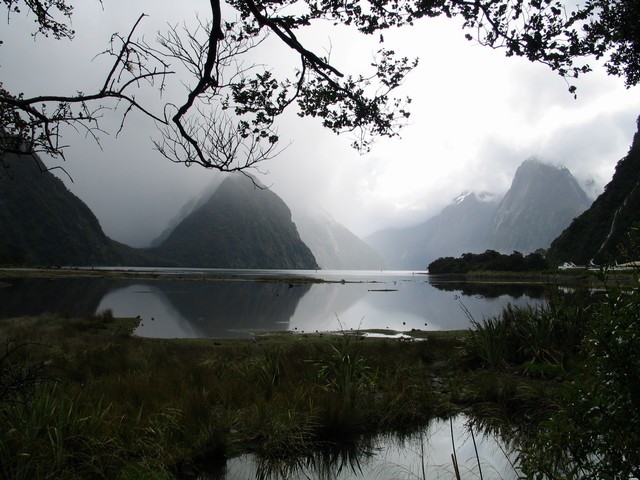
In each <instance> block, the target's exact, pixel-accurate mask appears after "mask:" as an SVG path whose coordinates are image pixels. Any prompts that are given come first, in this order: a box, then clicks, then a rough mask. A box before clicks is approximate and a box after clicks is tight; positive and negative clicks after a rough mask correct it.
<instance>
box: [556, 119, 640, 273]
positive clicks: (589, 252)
mask: <svg viewBox="0 0 640 480" xmlns="http://www.w3.org/2000/svg"><path fill="white" fill-rule="evenodd" d="M639 120H640V119H639ZM639 126H640V122H639ZM638 221H640V132H638V133H636V134H635V136H634V139H633V144H632V145H631V149H630V150H629V153H628V154H627V156H626V157H624V158H623V159H622V160H620V161H619V162H618V164H617V166H616V170H615V173H614V175H613V178H612V179H611V182H609V184H608V185H607V186H606V187H605V189H604V192H603V193H602V194H601V195H600V196H599V197H598V198H597V199H596V200H595V201H594V202H593V205H592V206H591V207H590V208H589V209H588V210H587V211H585V212H584V213H583V214H582V215H580V216H579V217H577V218H576V219H575V220H574V221H573V222H572V223H571V225H569V227H568V228H567V229H566V230H565V231H564V232H562V234H561V235H560V236H559V237H558V238H556V239H555V240H554V241H553V242H552V244H551V247H550V248H549V251H548V252H547V258H549V259H550V261H551V262H553V263H558V264H559V263H562V262H573V263H576V264H582V265H586V264H587V263H588V262H590V261H593V262H595V263H597V264H601V263H613V262H615V261H620V262H622V261H628V260H636V259H635V258H627V257H628V253H627V252H628V251H629V249H630V247H631V245H630V243H629V238H628V236H627V234H628V232H629V230H630V228H631V227H632V225H633V224H634V223H635V222H638Z"/></svg>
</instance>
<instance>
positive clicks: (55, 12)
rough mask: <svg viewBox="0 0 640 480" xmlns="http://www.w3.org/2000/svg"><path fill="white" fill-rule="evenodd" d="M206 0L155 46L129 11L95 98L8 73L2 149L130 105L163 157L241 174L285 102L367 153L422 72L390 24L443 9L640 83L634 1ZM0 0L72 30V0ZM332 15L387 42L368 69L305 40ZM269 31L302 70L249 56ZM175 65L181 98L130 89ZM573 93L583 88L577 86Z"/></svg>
mask: <svg viewBox="0 0 640 480" xmlns="http://www.w3.org/2000/svg"><path fill="white" fill-rule="evenodd" d="M98 1H100V0H98ZM202 3H203V7H204V8H207V15H206V18H204V15H203V18H201V19H199V20H198V23H197V24H196V25H195V26H193V27H188V28H187V27H184V28H178V27H177V26H175V27H168V29H167V31H166V32H164V33H160V34H159V35H158V38H157V39H156V41H155V42H153V43H149V42H147V41H146V40H144V39H141V38H138V36H137V30H138V28H139V25H140V23H141V22H143V21H144V14H142V15H140V17H139V18H137V19H132V27H131V30H130V31H129V32H128V33H126V34H121V33H118V32H115V33H113V35H112V37H111V41H110V43H109V45H108V46H107V48H106V50H104V51H103V52H102V55H105V56H108V57H109V58H111V61H112V63H111V68H110V70H109V71H108V72H106V74H105V77H104V80H103V82H102V83H101V84H100V85H96V88H95V90H94V91H92V92H75V93H71V92H70V93H69V94H68V95H47V94H42V95H38V96H33V97H25V96H24V95H23V94H22V93H20V92H13V91H8V90H7V89H5V88H4V87H3V85H2V82H1V81H0V153H3V152H13V153H37V152H44V153H46V154H48V155H51V156H53V157H63V158H64V149H65V144H64V141H63V139H62V133H61V130H60V127H61V126H63V125H71V126H73V127H74V128H76V129H80V130H85V131H86V132H87V134H89V135H94V136H95V135H96V134H97V133H98V132H101V127H100V123H99V121H100V114H101V112H102V111H103V110H104V109H105V108H113V109H119V112H120V113H119V115H120V116H121V123H120V128H121V129H122V128H124V127H125V121H126V119H127V116H128V115H129V113H130V112H132V111H134V110H137V111H140V112H142V113H143V114H145V115H147V116H148V117H150V118H152V119H153V120H154V121H155V122H156V123H157V125H158V131H159V134H158V138H156V139H155V140H154V144H155V147H156V148H157V150H158V151H159V152H160V153H162V154H163V155H164V156H165V157H167V158H168V159H170V160H172V161H174V162H180V163H185V164H192V163H197V164H200V165H203V166H204V167H207V168H215V169H219V170H222V171H234V170H242V169H245V168H248V167H251V166H253V165H255V164H256V163H258V162H260V161H262V160H265V159H267V158H270V157H272V156H273V155H275V154H276V153H277V152H278V150H279V148H278V146H277V145H278V140H279V137H278V132H277V129H276V127H275V122H276V119H277V118H278V117H279V116H280V115H281V114H282V113H283V112H284V111H285V110H287V109H289V108H297V113H298V115H300V116H303V117H316V118H318V119H319V120H320V122H321V123H322V125H323V126H324V127H326V128H328V129H330V130H332V131H334V132H336V133H347V132H348V133H350V134H352V135H353V136H354V142H353V145H354V147H355V148H358V149H360V150H364V151H366V150H367V149H368V148H369V147H370V144H371V141H372V140H373V139H374V138H376V137H380V136H395V135H397V134H398V131H399V129H400V128H401V127H402V125H403V124H404V123H405V122H406V120H407V118H408V117H409V110H408V106H409V104H410V99H408V98H401V97H397V96H395V93H394V91H395V90H396V89H397V88H398V87H399V86H400V85H401V84H402V82H403V80H404V78H405V76H406V75H407V74H408V73H409V72H410V71H411V70H412V69H413V68H415V67H416V66H417V59H409V58H407V57H403V56H401V55H398V54H396V52H394V51H393V50H391V49H387V48H385V45H384V31H385V30H387V29H389V28H392V27H402V26H405V25H412V24H414V23H415V22H417V21H419V20H421V19H423V18H433V17H440V16H445V17H448V18H453V17H458V18H460V19H462V20H463V28H464V30H465V32H466V37H467V38H468V39H469V40H472V41H476V42H478V43H480V44H482V45H485V46H488V47H491V48H501V49H504V50H505V53H506V55H507V56H520V57H525V58H527V59H529V60H531V61H534V62H541V63H544V64H546V65H548V66H549V67H550V68H551V69H552V70H554V71H556V72H557V73H558V74H559V75H561V76H563V77H565V78H567V79H571V78H575V77H578V76H579V75H581V74H584V73H586V72H588V71H590V70H591V68H592V67H591V65H590V63H589V61H592V60H593V59H600V58H603V59H604V62H605V67H606V69H607V71H608V73H610V74H612V75H618V76H620V77H622V78H623V79H624V81H625V83H626V85H627V86H632V85H636V84H637V83H638V82H639V81H640V6H639V5H638V4H637V2H636V1H635V0H586V1H584V2H578V3H576V2H573V1H568V0H567V1H564V0H345V1H340V2H336V1H333V0H227V2H226V3H224V4H223V3H222V2H221V0H210V1H209V2H208V5H207V2H202ZM3 4H4V6H5V8H6V9H7V16H8V20H9V21H11V18H12V17H13V16H15V15H24V14H30V15H33V17H34V19H35V25H36V27H35V31H34V32H32V33H33V34H34V35H44V36H51V37H53V38H55V39H58V40H60V41H65V40H67V41H69V40H73V38H74V31H73V30H72V28H71V23H70V20H71V17H72V15H73V4H74V2H73V0H3ZM223 12H224V13H223ZM327 21H328V22H329V23H332V24H333V25H345V26H351V27H353V28H355V29H357V30H358V31H359V32H361V33H362V34H363V35H373V34H375V35H377V36H378V37H379V43H380V48H379V51H378V53H377V56H376V58H375V59H373V60H372V62H371V71H370V72H343V71H340V70H338V69H337V68H336V67H335V66H333V65H332V64H331V61H330V58H329V55H328V54H325V55H322V54H319V53H318V52H314V51H312V50H311V49H310V48H309V47H307V46H306V45H305V44H304V43H303V42H302V41H301V40H299V38H301V37H302V35H301V34H302V33H303V32H304V31H305V30H306V29H310V28H312V27H313V26H315V25H316V24H320V23H322V22H324V23H325V24H326V23H327ZM425 28H428V25H425ZM267 35H269V36H271V37H272V38H275V39H276V40H277V43H278V45H279V46H280V47H281V48H282V49H283V51H287V52H288V53H291V52H293V53H294V54H295V56H296V57H297V58H298V65H297V67H296V68H294V69H293V70H292V71H290V72H288V73H286V72H285V73H280V72H278V73H276V70H274V69H273V68H272V67H273V66H271V65H264V64H257V63H255V62H252V61H250V60H249V61H247V60H246V59H247V58H251V57H248V55H249V53H250V52H252V51H253V50H254V49H255V48H256V47H257V46H258V45H260V44H261V43H262V42H264V41H265V39H266V37H267ZM0 40H1V39H0ZM0 48H2V47H1V46H0ZM178 71H180V72H187V75H188V76H189V77H190V78H184V79H181V81H182V83H183V84H184V85H188V87H186V91H185V92H184V96H183V99H182V102H181V103H179V104H177V105H174V104H172V103H169V102H156V103H153V102H150V103H143V102H142V100H139V99H138V98H141V97H137V96H136V93H137V92H138V91H139V90H140V89H143V88H148V87H151V88H155V89H158V90H159V91H160V92H162V91H163V89H164V88H165V82H166V80H167V78H168V77H169V76H171V75H177V74H178V73H177V72H178ZM0 80H1V78H0ZM569 90H570V91H571V92H575V86H574V85H572V84H571V82H570V81H569Z"/></svg>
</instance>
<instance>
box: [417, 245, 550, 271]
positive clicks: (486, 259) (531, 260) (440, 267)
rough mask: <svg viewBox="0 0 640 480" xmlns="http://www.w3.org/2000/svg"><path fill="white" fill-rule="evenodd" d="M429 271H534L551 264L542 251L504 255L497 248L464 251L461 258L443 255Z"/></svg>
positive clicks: (430, 265)
mask: <svg viewBox="0 0 640 480" xmlns="http://www.w3.org/2000/svg"><path fill="white" fill-rule="evenodd" d="M427 268H428V270H429V273H432V274H443V273H469V272H474V271H496V272H534V271H542V270H546V269H547V268H549V264H548V263H547V261H546V260H545V258H544V257H543V256H542V255H541V254H540V253H530V254H528V255H527V256H524V255H522V254H521V253H520V252H513V253H512V254H511V255H504V254H502V253H498V252H496V251H495V250H487V251H486V252H484V253H464V254H462V256H461V257H459V258H454V257H441V258H438V259H437V260H434V261H433V262H431V263H430V264H429V266H428V267H427Z"/></svg>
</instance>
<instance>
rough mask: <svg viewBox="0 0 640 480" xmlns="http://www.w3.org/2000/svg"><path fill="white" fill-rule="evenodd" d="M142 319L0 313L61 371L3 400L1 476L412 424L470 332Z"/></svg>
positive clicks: (65, 474) (29, 349)
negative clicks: (250, 332) (212, 335)
mask: <svg viewBox="0 0 640 480" xmlns="http://www.w3.org/2000/svg"><path fill="white" fill-rule="evenodd" d="M135 324H136V321H135V319H133V320H127V321H122V320H120V319H115V318H113V316H112V315H111V314H110V313H109V312H106V313H104V314H102V315H99V316H96V317H90V318H85V319H72V318H55V317H39V318H24V319H14V320H11V321H2V323H0V339H10V341H11V342H19V343H20V342H37V345H36V344H35V343H34V344H31V343H28V345H27V346H26V347H25V348H24V349H21V350H20V351H19V352H16V355H15V361H16V362H18V361H20V362H22V361H24V360H28V361H29V362H32V363H39V364H41V365H44V366H46V368H47V369H50V371H51V372H53V371H55V373H56V376H55V381H51V382H49V381H45V382H42V383H39V384H38V385H34V390H33V391H34V395H33V396H32V397H31V398H30V399H29V401H28V402H26V403H24V405H23V406H22V407H21V408H17V409H16V408H13V407H12V405H10V404H9V403H6V402H4V403H0V416H1V421H0V455H1V456H2V457H1V460H2V469H0V478H2V479H14V478H114V479H120V478H171V477H172V476H176V475H178V476H179V475H183V474H184V472H193V471H198V470H201V469H206V470H211V469H213V467H215V466H220V465H224V462H225V460H226V459H227V458H230V457H232V456H235V455H238V454H240V453H246V452H251V453H253V454H255V455H256V456H257V458H259V459H263V460H265V461H269V462H275V463H276V464H282V465H290V464H295V463H296V462H299V461H310V459H312V458H316V457H317V454H318V452H319V451H321V450H326V449H327V448H329V447H331V446H333V445H345V444H355V443H357V442H358V441H360V439H362V438H365V437H366V436H368V435H374V434H377V433H379V432H385V431H387V432H390V431H399V430H403V429H407V430H408V429H415V428H418V427H419V425H418V424H417V423H416V422H420V421H425V422H426V421H428V419H429V418H430V416H431V415H432V412H433V411H434V410H436V409H437V407H436V406H435V405H434V404H433V402H434V401H437V399H440V398H442V396H437V395H434V394H433V392H432V383H431V379H432V378H436V377H442V376H443V375H444V373H442V371H443V369H444V367H445V362H441V361H437V360H436V359H438V358H441V357H442V355H449V354H450V353H451V352H452V351H453V350H454V348H455V346H457V345H459V344H460V335H464V334H457V335H445V334H434V336H433V339H432V340H433V341H432V342H431V339H428V340H427V341H425V342H415V343H412V342H407V343H402V344H400V343H398V342H397V341H396V340H388V339H364V338H363V337H362V336H361V335H359V334H352V333H343V334H337V335H323V336H320V335H315V336H302V335H296V334H277V335H274V336H273V337H270V336H268V337H262V336H259V337H256V339H255V340H254V341H248V340H234V341H224V340H221V341H219V340H216V341H213V340H161V339H144V338H138V337H133V336H131V335H130V334H129V333H128V332H130V331H131V330H132V329H133V327H134V326H135ZM12 361H13V359H12ZM52 378H53V377H52ZM305 459H306V460H305ZM45 465H46V466H47V468H46V471H44V470H45V468H44V467H43V466H45Z"/></svg>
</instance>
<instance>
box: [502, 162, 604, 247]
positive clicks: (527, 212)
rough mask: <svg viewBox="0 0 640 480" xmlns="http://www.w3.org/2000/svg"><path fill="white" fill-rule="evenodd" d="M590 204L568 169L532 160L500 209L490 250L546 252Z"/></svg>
mask: <svg viewBox="0 0 640 480" xmlns="http://www.w3.org/2000/svg"><path fill="white" fill-rule="evenodd" d="M590 203H591V202H590V201H589V199H588V197H587V195H586V193H584V191H583V190H582V188H580V186H579V185H578V182H577V181H576V180H575V178H574V177H573V175H571V172H569V170H568V169H567V168H565V167H562V166H556V165H551V164H549V163H545V162H543V161H541V160H540V159H538V158H535V157H532V158H529V159H527V160H525V161H524V162H522V164H521V165H520V166H519V167H518V169H517V170H516V174H515V176H514V178H513V182H512V183H511V188H510V189H509V191H508V192H507V193H506V194H505V196H504V198H503V199H502V201H501V202H500V204H499V205H498V209H497V210H496V213H495V214H494V217H493V220H492V225H491V229H490V231H489V247H490V248H492V249H494V250H498V251H500V252H503V253H509V252H511V251H513V250H517V251H520V252H522V253H528V252H532V251H535V250H536V249H538V248H547V247H548V246H549V245H550V243H551V241H552V240H553V239H554V238H555V237H556V236H557V235H558V234H559V233H560V232H561V231H562V230H563V229H564V228H565V227H566V226H567V225H568V224H569V223H570V222H571V220H572V219H573V218H575V217H576V216H578V215H579V214H580V213H582V212H583V211H584V210H586V209H587V208H588V207H589V204H590Z"/></svg>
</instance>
